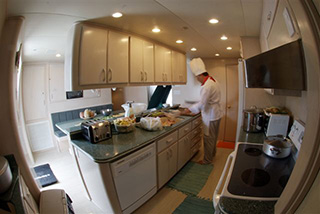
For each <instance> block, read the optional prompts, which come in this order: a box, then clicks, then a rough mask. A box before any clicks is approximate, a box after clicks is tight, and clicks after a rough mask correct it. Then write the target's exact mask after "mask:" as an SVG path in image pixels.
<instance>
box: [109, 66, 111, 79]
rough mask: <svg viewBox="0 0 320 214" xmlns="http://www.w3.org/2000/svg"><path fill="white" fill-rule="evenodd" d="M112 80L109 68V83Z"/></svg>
mask: <svg viewBox="0 0 320 214" xmlns="http://www.w3.org/2000/svg"><path fill="white" fill-rule="evenodd" d="M111 80H112V70H111V68H109V81H111Z"/></svg>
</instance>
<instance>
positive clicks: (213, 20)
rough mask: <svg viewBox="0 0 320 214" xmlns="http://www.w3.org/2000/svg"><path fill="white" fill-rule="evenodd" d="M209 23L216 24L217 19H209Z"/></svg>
mask: <svg viewBox="0 0 320 214" xmlns="http://www.w3.org/2000/svg"><path fill="white" fill-rule="evenodd" d="M209 22H210V23H211V24H217V23H218V22H219V20H218V19H210V20H209Z"/></svg>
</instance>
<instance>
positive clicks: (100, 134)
mask: <svg viewBox="0 0 320 214" xmlns="http://www.w3.org/2000/svg"><path fill="white" fill-rule="evenodd" d="M81 131H82V135H83V136H84V137H85V138H86V139H87V140H88V141H90V142H91V143H98V142H100V141H103V140H107V139H109V138H111V137H112V132H111V124H110V122H109V121H107V120H88V121H86V122H83V123H82V124H81Z"/></svg>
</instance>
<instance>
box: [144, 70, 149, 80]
mask: <svg viewBox="0 0 320 214" xmlns="http://www.w3.org/2000/svg"><path fill="white" fill-rule="evenodd" d="M144 77H145V80H144V81H147V79H148V73H147V72H144Z"/></svg>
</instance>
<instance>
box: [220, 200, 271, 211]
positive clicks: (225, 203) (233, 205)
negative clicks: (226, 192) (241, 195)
mask: <svg viewBox="0 0 320 214" xmlns="http://www.w3.org/2000/svg"><path fill="white" fill-rule="evenodd" d="M276 202H277V201H252V200H243V199H236V198H228V197H221V198H220V200H219V204H218V207H219V208H218V209H217V210H216V212H215V214H224V213H228V214H235V213H237V214H241V213H243V214H248V213H254V214H273V213H274V205H275V203H276Z"/></svg>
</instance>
